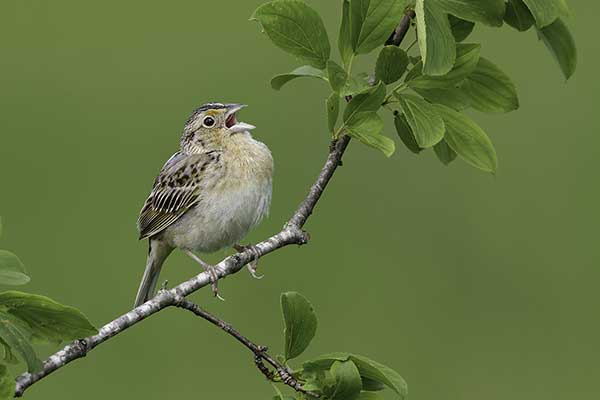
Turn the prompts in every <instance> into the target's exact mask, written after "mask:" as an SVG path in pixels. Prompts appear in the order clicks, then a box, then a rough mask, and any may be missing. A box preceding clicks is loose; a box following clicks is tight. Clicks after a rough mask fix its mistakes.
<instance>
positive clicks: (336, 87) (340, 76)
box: [327, 60, 348, 93]
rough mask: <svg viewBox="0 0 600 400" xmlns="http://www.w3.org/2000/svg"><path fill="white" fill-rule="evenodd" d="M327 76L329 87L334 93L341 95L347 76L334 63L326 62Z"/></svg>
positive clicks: (342, 69)
mask: <svg viewBox="0 0 600 400" xmlns="http://www.w3.org/2000/svg"><path fill="white" fill-rule="evenodd" d="M327 76H328V77H329V85H330V86H331V88H332V89H333V91H334V92H336V93H341V92H342V91H343V90H344V87H345V86H346V81H347V80H348V74H347V73H346V71H345V70H344V68H342V67H340V65H339V64H338V63H336V62H335V61H332V60H329V61H327Z"/></svg>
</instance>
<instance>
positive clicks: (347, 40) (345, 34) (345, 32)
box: [338, 0, 354, 69]
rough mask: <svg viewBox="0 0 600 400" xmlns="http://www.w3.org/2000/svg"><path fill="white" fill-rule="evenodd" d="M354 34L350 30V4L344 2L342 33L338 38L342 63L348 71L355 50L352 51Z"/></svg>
mask: <svg viewBox="0 0 600 400" xmlns="http://www.w3.org/2000/svg"><path fill="white" fill-rule="evenodd" d="M351 35H352V32H351V30H350V2H349V1H348V0H343V1H342V23H341V25H340V33H339V37H338V50H339V51H340V56H341V57H342V62H343V63H344V66H345V67H346V69H347V68H348V66H349V65H350V60H351V59H352V55H353V53H354V50H353V49H352V37H351Z"/></svg>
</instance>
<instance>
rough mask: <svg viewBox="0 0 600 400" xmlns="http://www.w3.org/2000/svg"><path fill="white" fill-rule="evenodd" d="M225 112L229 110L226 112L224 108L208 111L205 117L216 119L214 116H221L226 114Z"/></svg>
mask: <svg viewBox="0 0 600 400" xmlns="http://www.w3.org/2000/svg"><path fill="white" fill-rule="evenodd" d="M225 111H227V110H225V109H224V108H219V109H212V110H206V111H205V112H204V115H210V116H211V117H214V116H217V115H221V114H223V113H225Z"/></svg>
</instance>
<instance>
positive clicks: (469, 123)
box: [435, 105, 498, 173]
mask: <svg viewBox="0 0 600 400" xmlns="http://www.w3.org/2000/svg"><path fill="white" fill-rule="evenodd" d="M435 108H436V109H437V110H438V112H439V115H441V116H442V118H443V119H444V122H445V124H446V135H445V137H444V139H445V140H446V142H447V143H448V145H449V146H450V148H452V150H454V151H455V152H456V153H458V155H459V156H460V157H461V158H462V159H463V160H465V161H466V162H467V163H469V164H471V165H473V166H474V167H476V168H479V169H481V170H483V171H487V172H492V173H493V172H495V171H496V168H497V165H498V161H497V158H496V150H495V149H494V145H493V144H492V142H491V140H490V139H489V138H488V136H487V135H486V134H485V132H484V131H483V130H482V129H481V128H480V127H479V125H477V124H476V123H475V122H474V121H473V120H472V119H470V118H469V117H467V116H466V115H464V114H461V113H459V112H458V111H455V110H453V109H451V108H449V107H446V106H442V105H436V106H435Z"/></svg>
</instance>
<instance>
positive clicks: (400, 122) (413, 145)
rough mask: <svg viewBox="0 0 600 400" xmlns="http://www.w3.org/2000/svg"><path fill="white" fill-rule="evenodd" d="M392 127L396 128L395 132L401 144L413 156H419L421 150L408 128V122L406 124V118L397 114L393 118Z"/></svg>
mask: <svg viewBox="0 0 600 400" xmlns="http://www.w3.org/2000/svg"><path fill="white" fill-rule="evenodd" d="M394 126H395V127H396V132H397V133H398V136H400V139H401V140H402V143H404V145H405V146H406V148H408V149H409V150H410V151H412V152H413V153H415V154H419V153H420V152H421V151H422V150H423V149H422V148H421V147H419V144H418V143H417V140H416V139H415V135H414V134H413V132H412V130H411V129H410V126H408V122H406V117H405V116H404V114H397V115H395V116H394Z"/></svg>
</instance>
